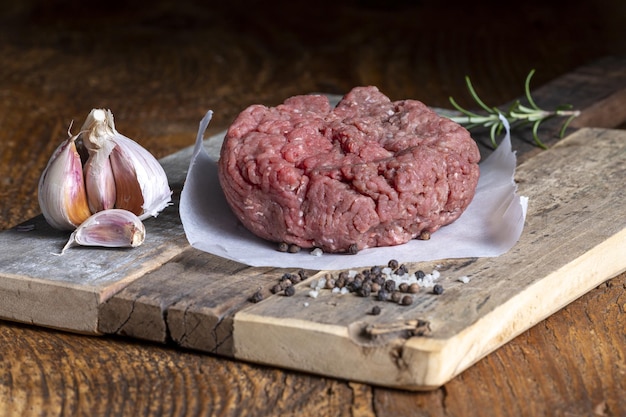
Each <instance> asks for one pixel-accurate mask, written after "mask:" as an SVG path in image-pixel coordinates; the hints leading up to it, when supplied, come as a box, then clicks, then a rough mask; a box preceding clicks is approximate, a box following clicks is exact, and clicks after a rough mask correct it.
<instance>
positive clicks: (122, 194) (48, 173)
mask: <svg viewBox="0 0 626 417" xmlns="http://www.w3.org/2000/svg"><path fill="white" fill-rule="evenodd" d="M76 143H80V144H82V146H83V147H84V150H86V153H87V154H88V156H87V157H85V158H84V160H83V161H82V164H81V163H80V162H81V160H80V157H78V155H79V154H80V153H79V152H78V149H77V148H76ZM85 159H86V160H85ZM81 188H82V190H84V191H83V192H82V194H81V192H80V189H81ZM83 194H84V196H85V198H83V197H82V196H83ZM171 196H172V191H171V190H170V188H169V185H168V182H167V176H166V174H165V171H164V170H163V167H161V165H160V164H159V162H158V161H157V160H156V158H155V157H154V156H152V154H150V152H148V151H147V150H146V149H145V148H143V147H142V146H141V145H139V144H138V143H137V142H135V141H133V140H132V139H129V138H127V137H126V136H124V135H122V134H120V133H119V132H117V130H116V129H115V124H114V121H113V114H112V113H111V111H110V110H103V109H93V110H92V111H91V112H90V113H89V115H88V116H87V119H86V120H85V123H84V124H83V126H82V128H81V130H80V133H79V134H78V135H76V136H74V137H70V138H69V139H67V140H66V141H65V142H63V143H62V144H61V145H60V146H59V149H57V151H55V153H54V154H53V155H52V158H51V159H50V161H49V162H48V166H47V167H46V169H45V170H44V172H43V174H42V176H41V179H40V182H39V204H40V207H41V209H42V211H43V214H44V217H45V218H46V220H47V221H48V223H49V224H50V225H51V226H53V227H55V228H58V229H63V230H73V229H74V228H76V227H77V226H78V225H79V224H80V223H81V222H82V221H84V220H85V219H86V218H87V217H88V215H89V214H93V213H97V212H99V211H102V210H108V209H112V208H118V209H124V210H128V211H130V212H132V213H134V214H135V215H137V216H138V217H139V218H140V219H145V218H147V217H149V216H155V217H156V216H157V215H158V214H159V212H161V211H162V210H163V209H164V208H165V207H167V206H168V205H169V204H170V201H171ZM85 203H86V205H85ZM85 207H87V209H86V211H87V213H88V215H87V216H85ZM75 212H79V213H80V216H78V215H76V214H75Z"/></svg>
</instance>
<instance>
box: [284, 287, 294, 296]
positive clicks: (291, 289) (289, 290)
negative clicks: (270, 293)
mask: <svg viewBox="0 0 626 417" xmlns="http://www.w3.org/2000/svg"><path fill="white" fill-rule="evenodd" d="M295 293H296V287H294V286H293V285H290V286H289V287H287V288H285V295H286V296H287V297H291V296H292V295H294V294H295Z"/></svg>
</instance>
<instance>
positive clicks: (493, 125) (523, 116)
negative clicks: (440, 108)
mask: <svg viewBox="0 0 626 417" xmlns="http://www.w3.org/2000/svg"><path fill="white" fill-rule="evenodd" d="M534 74H535V70H534V69H532V70H531V71H530V72H529V73H528V75H527V76H526V80H525V82H524V92H525V96H526V101H528V104H527V105H523V104H521V102H520V101H519V100H516V101H515V102H513V103H512V104H511V105H510V106H509V108H508V110H507V111H506V112H502V111H501V110H500V109H498V108H497V107H489V106H487V105H486V104H485V103H484V102H483V100H482V99H481V98H480V97H479V96H478V94H477V93H476V90H475V88H474V86H473V84H472V82H471V80H470V78H469V77H468V76H466V77H465V83H466V84H467V89H468V90H469V93H470V95H471V96H472V98H473V99H474V101H475V102H476V104H477V105H478V107H480V108H481V109H482V110H484V111H485V112H486V113H487V114H486V115H481V114H478V113H475V112H472V111H469V110H467V109H465V108H463V107H461V106H460V105H459V104H458V103H457V102H456V101H455V100H454V98H452V97H450V98H449V99H450V103H451V104H452V106H453V107H454V108H455V109H456V110H457V111H459V112H460V113H461V114H463V115H464V116H454V117H450V119H452V120H454V121H455V122H457V123H459V124H461V125H464V126H465V127H466V128H467V129H468V130H469V129H474V128H476V127H481V126H482V127H484V128H488V129H489V132H490V136H491V143H492V145H493V147H494V148H496V147H497V145H496V135H499V134H500V133H501V132H502V129H503V124H502V121H501V120H500V118H499V115H500V114H502V115H503V116H504V118H505V119H506V120H507V121H508V123H509V125H510V126H511V129H514V128H520V127H523V126H524V125H526V124H532V134H533V140H534V141H535V144H536V145H537V146H539V147H541V148H543V149H546V148H547V146H546V145H545V144H544V143H543V142H542V141H541V140H540V139H539V134H538V131H539V125H540V124H541V123H543V122H544V121H546V120H548V119H550V118H552V117H555V116H558V117H567V120H566V121H565V123H564V124H563V126H562V128H561V131H560V137H563V135H564V132H565V129H566V128H567V126H568V125H569V124H570V122H571V121H572V120H573V119H574V118H575V117H577V116H578V115H580V111H578V110H572V106H571V105H569V104H562V105H560V106H558V107H556V109H555V110H553V111H547V110H543V109H541V108H540V107H539V106H538V105H537V103H535V100H534V99H533V97H532V94H531V90H530V81H531V79H532V77H533V75H534Z"/></svg>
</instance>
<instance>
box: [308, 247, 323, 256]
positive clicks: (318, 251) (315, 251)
mask: <svg viewBox="0 0 626 417" xmlns="http://www.w3.org/2000/svg"><path fill="white" fill-rule="evenodd" d="M323 253H324V251H323V250H321V249H320V248H315V249H313V250H312V251H311V255H313V256H322V254H323Z"/></svg>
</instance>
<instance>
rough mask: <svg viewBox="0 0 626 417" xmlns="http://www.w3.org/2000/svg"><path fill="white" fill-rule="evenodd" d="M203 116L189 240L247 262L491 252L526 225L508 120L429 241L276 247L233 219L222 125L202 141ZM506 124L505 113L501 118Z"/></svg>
mask: <svg viewBox="0 0 626 417" xmlns="http://www.w3.org/2000/svg"><path fill="white" fill-rule="evenodd" d="M211 116H212V112H211V111H209V112H208V113H207V114H206V116H205V117H204V118H203V119H202V121H201V122H200V128H199V130H198V136H197V140H196V144H195V147H194V151H193V155H192V158H191V162H190V165H189V171H188V172H187V179H186V182H185V185H184V188H183V190H182V195H181V202H180V217H181V220H182V223H183V227H184V230H185V234H186V235H187V239H188V240H189V243H190V244H191V245H192V246H193V247H194V248H196V249H199V250H202V251H205V252H209V253H212V254H214V255H217V256H221V257H224V258H228V259H232V260H234V261H237V262H241V263H244V264H247V265H250V266H269V267H283V268H305V269H313V270H324V269H330V270H333V269H334V270H337V269H349V268H359V267H371V266H374V265H386V264H387V262H388V261H389V260H390V259H396V260H397V261H398V262H400V263H404V262H421V261H434V260H439V259H447V258H470V257H495V256H499V255H502V254H503V253H506V252H507V251H508V250H509V249H511V248H512V247H513V246H514V245H515V243H516V242H517V241H518V239H519V237H520V235H521V233H522V230H523V228H524V221H525V218H526V209H527V205H528V198H527V197H522V196H519V195H517V186H516V185H515V182H514V180H513V177H514V174H515V167H516V157H515V153H514V152H513V151H512V150H511V139H510V135H509V127H508V124H507V125H506V135H505V137H504V139H503V140H502V142H501V144H500V145H499V146H498V148H497V149H496V150H495V151H494V152H493V153H492V154H491V155H489V157H487V158H486V159H485V160H484V161H483V162H481V164H480V169H481V174H480V179H479V181H478V187H477V190H476V194H475V196H474V199H473V200H472V202H471V204H470V205H469V207H468V208H467V209H466V211H465V212H464V213H463V214H462V215H461V217H459V219H457V220H456V221H455V222H454V223H452V224H450V225H448V226H445V227H442V228H441V229H439V230H438V231H437V232H435V233H433V234H432V236H431V238H430V240H412V241H410V242H408V243H405V244H403V245H398V246H389V247H382V248H371V249H364V250H361V251H359V253H357V254H355V255H348V254H326V253H325V254H322V255H321V256H314V255H312V254H311V250H310V249H303V250H301V251H300V252H298V253H295V254H293V253H284V252H279V251H278V250H277V247H278V244H277V243H275V242H268V241H266V240H263V239H260V238H258V237H256V236H255V235H253V234H252V233H251V232H249V231H248V230H247V229H246V228H244V226H243V225H242V224H241V223H240V222H239V221H238V220H237V218H236V217H235V215H234V214H233V213H232V211H231V210H230V207H229V206H228V203H227V202H226V199H225V197H224V195H223V192H222V188H221V186H220V184H219V180H218V175H217V160H218V158H219V151H220V148H221V144H222V141H223V139H224V135H225V132H223V133H220V134H219V135H216V136H214V137H212V138H209V139H207V140H206V142H205V141H203V135H204V132H205V131H206V128H207V126H208V124H209V122H210V120H211ZM503 121H504V122H505V124H506V120H504V119H503Z"/></svg>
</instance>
